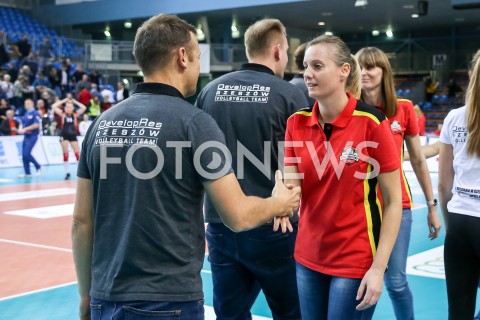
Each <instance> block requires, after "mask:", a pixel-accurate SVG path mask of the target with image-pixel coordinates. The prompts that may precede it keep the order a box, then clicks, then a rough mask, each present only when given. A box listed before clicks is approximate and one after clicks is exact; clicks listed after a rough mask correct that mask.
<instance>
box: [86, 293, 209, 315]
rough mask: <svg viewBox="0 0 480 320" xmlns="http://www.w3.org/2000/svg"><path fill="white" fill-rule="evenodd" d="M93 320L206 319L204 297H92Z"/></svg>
mask: <svg viewBox="0 0 480 320" xmlns="http://www.w3.org/2000/svg"><path fill="white" fill-rule="evenodd" d="M90 311H91V319H92V320H169V319H179V320H204V319H205V311H204V308H203V299H202V300H195V301H187V302H164V301H122V302H112V301H105V300H99V299H95V298H92V299H91V302H90Z"/></svg>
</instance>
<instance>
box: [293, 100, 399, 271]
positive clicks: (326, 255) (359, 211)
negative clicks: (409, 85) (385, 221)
mask: <svg viewBox="0 0 480 320" xmlns="http://www.w3.org/2000/svg"><path fill="white" fill-rule="evenodd" d="M285 142H286V147H285V166H291V165H296V166H297V167H298V171H299V172H300V173H301V174H303V180H302V203H301V208H300V222H299V232H298V236H297V242H296V245H295V259H296V260H297V261H298V262H299V263H301V264H302V265H304V266H306V267H308V268H310V269H313V270H316V271H318V272H321V273H324V274H328V275H332V276H340V277H349V278H362V277H363V276H364V275H365V273H366V272H367V271H368V269H369V268H370V266H371V265H372V262H373V258H374V256H375V254H376V249H377V245H378V240H379V236H380V225H381V220H382V208H381V205H380V201H379V199H378V198H377V188H378V187H379V186H378V181H377V179H376V178H371V179H368V177H367V176H366V174H367V173H369V172H370V173H371V172H375V171H377V172H378V173H383V172H389V171H392V170H395V169H397V168H399V167H400V163H399V162H400V161H399V157H398V152H397V149H396V148H395V144H394V141H393V137H392V134H391V133H390V127H389V123H388V122H387V121H386V119H385V116H384V115H383V114H382V113H381V112H379V111H378V110H377V109H375V108H373V107H371V106H368V105H366V104H364V103H363V102H360V101H357V100H356V99H355V98H353V97H352V96H351V95H349V101H348V103H347V105H346V107H345V109H344V110H343V112H342V113H341V114H340V115H339V117H338V118H337V119H335V121H333V122H332V123H326V124H325V125H324V129H322V128H321V126H320V125H319V124H318V102H316V103H315V104H314V105H313V106H312V107H310V108H307V109H302V110H300V111H298V112H296V113H295V114H293V115H292V116H291V117H290V118H289V119H288V122H287V131H286V134H285ZM289 143H290V144H293V146H292V145H289Z"/></svg>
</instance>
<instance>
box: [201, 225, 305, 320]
mask: <svg viewBox="0 0 480 320" xmlns="http://www.w3.org/2000/svg"><path fill="white" fill-rule="evenodd" d="M293 227H294V231H293V232H292V233H289V232H287V233H282V232H281V231H277V232H274V231H273V230H272V228H273V226H272V225H263V226H260V227H258V228H256V229H253V230H249V231H245V232H240V233H234V232H232V231H231V230H230V229H228V228H227V227H226V226H224V225H223V224H221V223H210V224H208V226H207V231H206V238H207V243H208V250H209V256H208V260H209V261H210V264H211V267H212V278H213V307H214V309H215V313H216V315H217V319H221V320H225V319H229V320H230V319H250V318H251V314H250V309H251V307H252V305H253V303H254V302H255V299H256V298H257V296H258V293H259V292H260V289H262V290H263V293H264V294H265V297H266V299H267V303H268V306H269V307H270V309H271V311H272V315H273V318H274V319H300V307H299V304H298V293H297V284H296V278H295V260H294V259H293V250H294V246H295V240H296V237H297V229H298V226H297V224H294V225H293Z"/></svg>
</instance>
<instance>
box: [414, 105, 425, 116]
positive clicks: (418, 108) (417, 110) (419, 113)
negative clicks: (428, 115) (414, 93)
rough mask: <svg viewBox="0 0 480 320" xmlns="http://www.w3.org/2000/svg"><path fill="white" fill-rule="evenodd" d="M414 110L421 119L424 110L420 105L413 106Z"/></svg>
mask: <svg viewBox="0 0 480 320" xmlns="http://www.w3.org/2000/svg"><path fill="white" fill-rule="evenodd" d="M413 110H415V113H416V114H417V117H420V116H421V115H422V114H423V111H422V108H420V106H419V105H418V104H416V105H414V106H413Z"/></svg>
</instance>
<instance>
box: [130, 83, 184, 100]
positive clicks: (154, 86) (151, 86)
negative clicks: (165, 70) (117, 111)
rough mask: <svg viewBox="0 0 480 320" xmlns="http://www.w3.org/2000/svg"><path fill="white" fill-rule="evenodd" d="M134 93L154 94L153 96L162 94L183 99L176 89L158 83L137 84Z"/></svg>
mask: <svg viewBox="0 0 480 320" xmlns="http://www.w3.org/2000/svg"><path fill="white" fill-rule="evenodd" d="M135 93H154V94H163V95H167V96H172V97H178V98H182V99H184V97H183V95H182V93H181V92H180V91H178V89H177V88H175V87H172V86H170V85H168V84H164V83H159V82H142V83H139V84H137V87H136V88H135V91H134V93H133V94H135Z"/></svg>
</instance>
